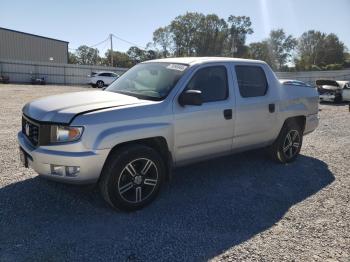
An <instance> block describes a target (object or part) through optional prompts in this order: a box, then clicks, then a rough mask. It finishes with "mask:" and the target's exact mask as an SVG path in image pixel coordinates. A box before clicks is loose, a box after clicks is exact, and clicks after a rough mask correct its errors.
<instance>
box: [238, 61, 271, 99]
mask: <svg viewBox="0 0 350 262" xmlns="http://www.w3.org/2000/svg"><path fill="white" fill-rule="evenodd" d="M235 69H236V75H237V81H238V87H239V92H240V94H241V96H242V97H257V96H264V95H265V94H266V92H267V87H268V85H267V79H266V75H265V72H264V70H263V69H262V68H261V67H260V66H235Z"/></svg>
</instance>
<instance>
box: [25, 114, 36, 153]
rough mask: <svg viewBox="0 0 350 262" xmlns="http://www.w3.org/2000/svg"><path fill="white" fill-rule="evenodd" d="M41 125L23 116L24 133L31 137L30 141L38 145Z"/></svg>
mask: <svg viewBox="0 0 350 262" xmlns="http://www.w3.org/2000/svg"><path fill="white" fill-rule="evenodd" d="M39 131H40V125H39V124H38V123H34V122H33V121H31V120H29V119H27V118H26V117H24V116H22V133H23V134H24V135H25V136H26V137H27V138H28V139H29V141H30V142H31V143H32V144H33V145H34V146H37V145H38V143H39V133H40V132H39Z"/></svg>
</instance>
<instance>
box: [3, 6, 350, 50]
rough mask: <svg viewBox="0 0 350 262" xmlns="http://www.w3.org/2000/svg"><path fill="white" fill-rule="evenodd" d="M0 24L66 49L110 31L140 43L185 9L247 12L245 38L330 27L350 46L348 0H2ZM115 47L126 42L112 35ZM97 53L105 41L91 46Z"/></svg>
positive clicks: (90, 42) (91, 41)
mask: <svg viewBox="0 0 350 262" xmlns="http://www.w3.org/2000/svg"><path fill="white" fill-rule="evenodd" d="M1 1H2V3H1V5H0V27H5V28H9V29H13V30H18V31H23V32H27V33H32V34H38V35H42V36H46V37H51V38H56V39H60V40H64V41H68V42H69V48H70V51H74V49H75V48H77V47H78V46H80V45H82V44H86V45H88V46H92V45H95V44H96V43H99V42H101V41H103V40H104V39H106V38H107V37H108V35H109V34H110V33H113V34H114V35H116V36H118V37H120V38H122V39H125V40H128V41H129V42H132V43H135V44H137V45H138V46H141V47H144V46H146V44H147V43H148V42H151V41H152V34H153V31H154V30H155V29H157V28H159V27H161V26H166V25H168V24H169V23H170V21H171V20H172V19H174V18H175V17H176V16H178V15H181V14H185V13H186V12H201V13H204V14H213V13H214V14H217V15H218V16H219V17H221V18H225V19H227V18H228V17H229V16H230V15H236V16H241V15H245V16H250V18H251V21H252V26H253V29H254V34H252V35H250V36H248V38H247V41H248V43H250V42H256V41H261V40H262V39H264V38H266V37H267V36H268V33H269V31H270V30H271V29H277V28H283V29H284V30H285V32H287V33H288V34H292V35H293V36H294V37H299V36H300V35H301V34H302V33H303V32H305V31H307V30H310V29H315V30H319V31H322V32H325V33H335V34H337V35H338V36H339V38H340V40H341V41H343V42H344V43H345V45H346V46H347V47H348V48H350V0H175V1H166V0H163V1H162V0H147V1H142V0H139V1H137V0H127V1H122V0H119V1H118V0H115V1H111V0H106V1H103V0H100V1H95V0H91V1H89V0H84V1H83V0H71V1H68V0H59V1H58V0H56V1H52V0H32V1H19V0H11V1H7V0H1ZM113 46H114V50H118V51H126V50H127V49H128V48H129V47H130V46H131V45H130V44H128V43H125V42H123V41H121V40H117V39H114V40H113ZM96 47H97V48H98V49H99V50H100V52H101V53H102V54H104V52H105V51H106V50H107V48H109V43H107V42H106V43H103V44H101V45H97V46H96Z"/></svg>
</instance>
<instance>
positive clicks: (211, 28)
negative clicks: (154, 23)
mask: <svg viewBox="0 0 350 262" xmlns="http://www.w3.org/2000/svg"><path fill="white" fill-rule="evenodd" d="M251 25H252V23H251V21H250V18H249V17H247V16H233V15H231V16H229V18H228V19H227V21H226V20H225V19H223V18H220V17H218V16H217V15H216V14H208V15H204V14H202V13H196V12H187V13H186V14H184V15H180V16H177V17H176V18H175V19H174V20H172V21H171V23H170V25H168V26H165V27H160V28H158V29H157V30H156V31H154V33H153V42H154V44H155V45H156V46H160V47H161V50H162V56H163V57H165V56H169V55H175V56H223V55H225V56H238V57H244V56H247V53H248V47H247V46H246V45H245V42H246V37H247V35H248V34H252V33H253V29H252V27H251Z"/></svg>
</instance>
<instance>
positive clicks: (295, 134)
mask: <svg viewBox="0 0 350 262" xmlns="http://www.w3.org/2000/svg"><path fill="white" fill-rule="evenodd" d="M302 143H303V129H302V127H301V126H300V124H299V123H298V122H297V121H295V120H288V121H287V122H285V124H284V125H283V127H282V130H281V132H280V134H279V135H278V137H277V139H276V141H275V142H274V143H273V144H272V146H271V147H270V154H271V156H272V158H273V159H274V160H276V161H278V162H280V163H290V162H293V161H294V160H295V159H296V158H297V157H298V155H299V153H300V149H301V146H302Z"/></svg>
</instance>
